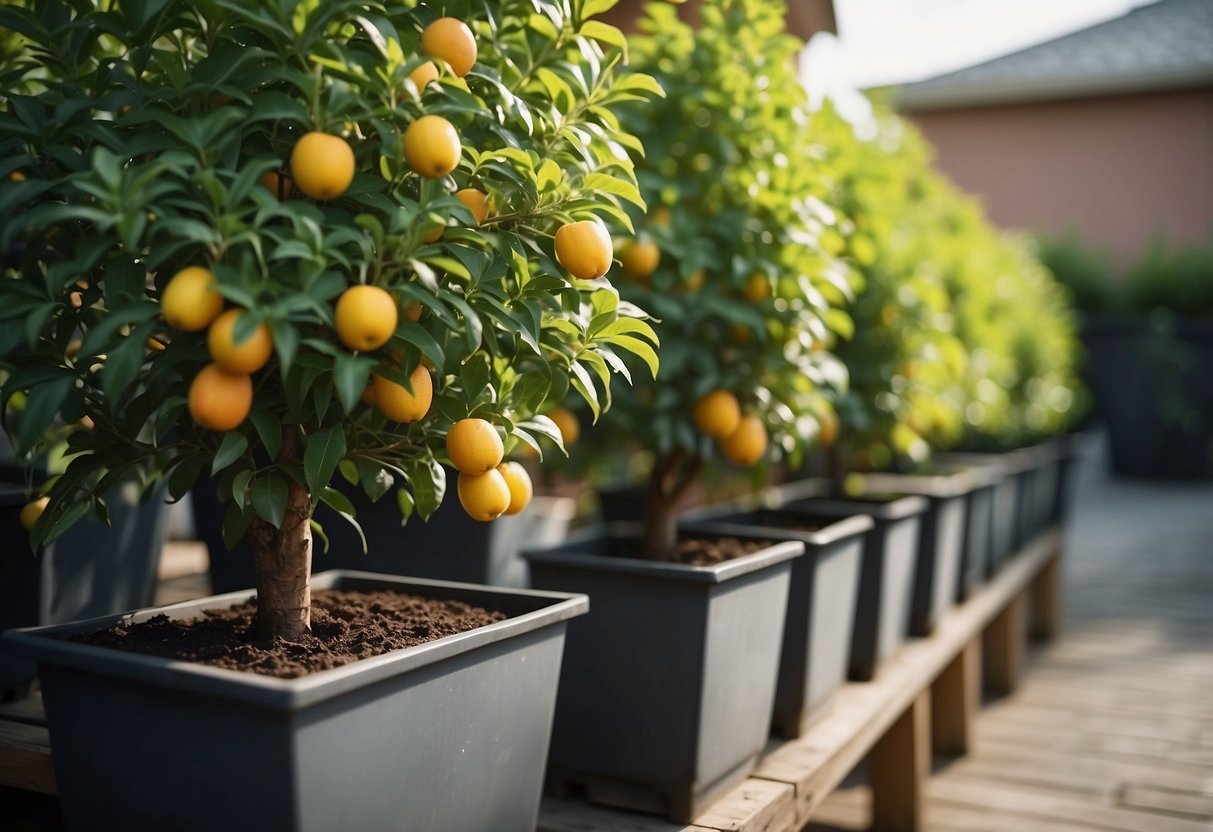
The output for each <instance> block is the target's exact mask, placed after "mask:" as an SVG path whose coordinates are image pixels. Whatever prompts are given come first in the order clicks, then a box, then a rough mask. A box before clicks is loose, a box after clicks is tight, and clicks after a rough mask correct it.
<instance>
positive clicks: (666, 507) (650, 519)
mask: <svg viewBox="0 0 1213 832" xmlns="http://www.w3.org/2000/svg"><path fill="white" fill-rule="evenodd" d="M677 543H678V512H677V511H675V510H674V504H673V502H672V501H671V500H669V498H667V497H666V496H665V495H664V494H662V493H660V491H659V490H658V489H656V488H652V487H650V488H649V491H648V497H647V499H646V500H645V504H644V553H645V557H647V558H649V560H665V561H670V560H673V559H674V548H675V546H676V545H677Z"/></svg>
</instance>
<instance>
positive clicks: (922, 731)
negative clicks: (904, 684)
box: [872, 688, 931, 832]
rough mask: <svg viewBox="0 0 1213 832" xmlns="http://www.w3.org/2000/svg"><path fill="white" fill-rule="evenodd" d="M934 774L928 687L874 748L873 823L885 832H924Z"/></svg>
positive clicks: (929, 691) (929, 690) (929, 692)
mask: <svg viewBox="0 0 1213 832" xmlns="http://www.w3.org/2000/svg"><path fill="white" fill-rule="evenodd" d="M930 774H931V689H930V688H924V689H923V691H922V692H921V693H919V694H918V696H917V697H916V698H915V699H914V701H913V703H911V705H910V707H909V708H908V709H906V712H905V713H904V714H902V715H901V716H900V717H899V718H898V720H897V721H896V722H894V723H893V725H892V726H891V727H890V728H889V730H888V731H886V732H885V735H884V736H883V737H881V738H880V742H878V743H876V747H875V748H873V749H872V822H873V825H874V826H875V827H876V828H877V829H880V830H882V832H921V830H923V829H924V828H925V826H926V793H925V790H924V787H925V786H926V781H927V778H928V777H929V776H930Z"/></svg>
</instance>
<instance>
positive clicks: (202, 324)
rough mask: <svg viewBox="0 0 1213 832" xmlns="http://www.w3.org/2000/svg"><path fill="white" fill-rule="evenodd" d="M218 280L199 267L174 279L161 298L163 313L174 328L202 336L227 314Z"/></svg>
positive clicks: (190, 268)
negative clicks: (218, 289)
mask: <svg viewBox="0 0 1213 832" xmlns="http://www.w3.org/2000/svg"><path fill="white" fill-rule="evenodd" d="M214 285H215V276H214V275H213V274H211V273H210V272H209V271H208V270H206V269H203V268H201V267H199V266H189V267H187V268H184V269H182V270H181V271H179V272H177V273H176V274H175V275H173V277H172V279H171V280H169V282H168V285H167V286H165V287H164V293H163V294H161V295H160V310H161V312H162V313H163V314H164V320H166V321H167V322H168V323H169V325H170V326H175V327H176V328H177V329H182V330H185V331H186V332H200V331H201V330H204V329H206V328H207V326H208V325H209V324H210V322H211V321H213V320H215V318H216V317H218V315H219V313H220V312H222V311H223V295H221V294H219V293H218V292H216V291H215V290H214V289H213V288H211V287H213V286H214Z"/></svg>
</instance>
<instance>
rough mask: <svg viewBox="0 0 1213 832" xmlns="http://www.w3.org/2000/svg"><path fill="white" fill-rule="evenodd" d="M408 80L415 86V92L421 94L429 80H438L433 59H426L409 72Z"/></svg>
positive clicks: (436, 68)
mask: <svg viewBox="0 0 1213 832" xmlns="http://www.w3.org/2000/svg"><path fill="white" fill-rule="evenodd" d="M409 80H410V81H412V82H413V86H414V87H416V88H417V94H418V95H421V93H423V92H425V88H426V87H428V86H429V85H430V82H431V81H437V80H438V67H436V66H434V63H433V61H426V62H425V63H423V64H421V65H420V66H419V67H417V68H416V69H414V70H413V71H412V72H410V73H409Z"/></svg>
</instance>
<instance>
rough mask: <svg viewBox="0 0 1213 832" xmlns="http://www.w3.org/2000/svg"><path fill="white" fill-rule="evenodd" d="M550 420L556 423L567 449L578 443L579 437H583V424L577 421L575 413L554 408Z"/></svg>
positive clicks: (562, 408) (549, 415) (565, 409)
mask: <svg viewBox="0 0 1213 832" xmlns="http://www.w3.org/2000/svg"><path fill="white" fill-rule="evenodd" d="M548 418H549V419H551V420H552V421H553V422H555V423H556V427H557V429H559V430H560V438H561V440H562V441H563V442H564V447H565V448H568V447H569V445H572V444H573V443H574V442H576V441H577V437H579V436H581V422H579V421H577V417H576V416H575V415H574V414H573V411H571V410H569V409H567V408H564V407H557V408H553V409H552V411H551V412H550V413H549V414H548Z"/></svg>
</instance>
